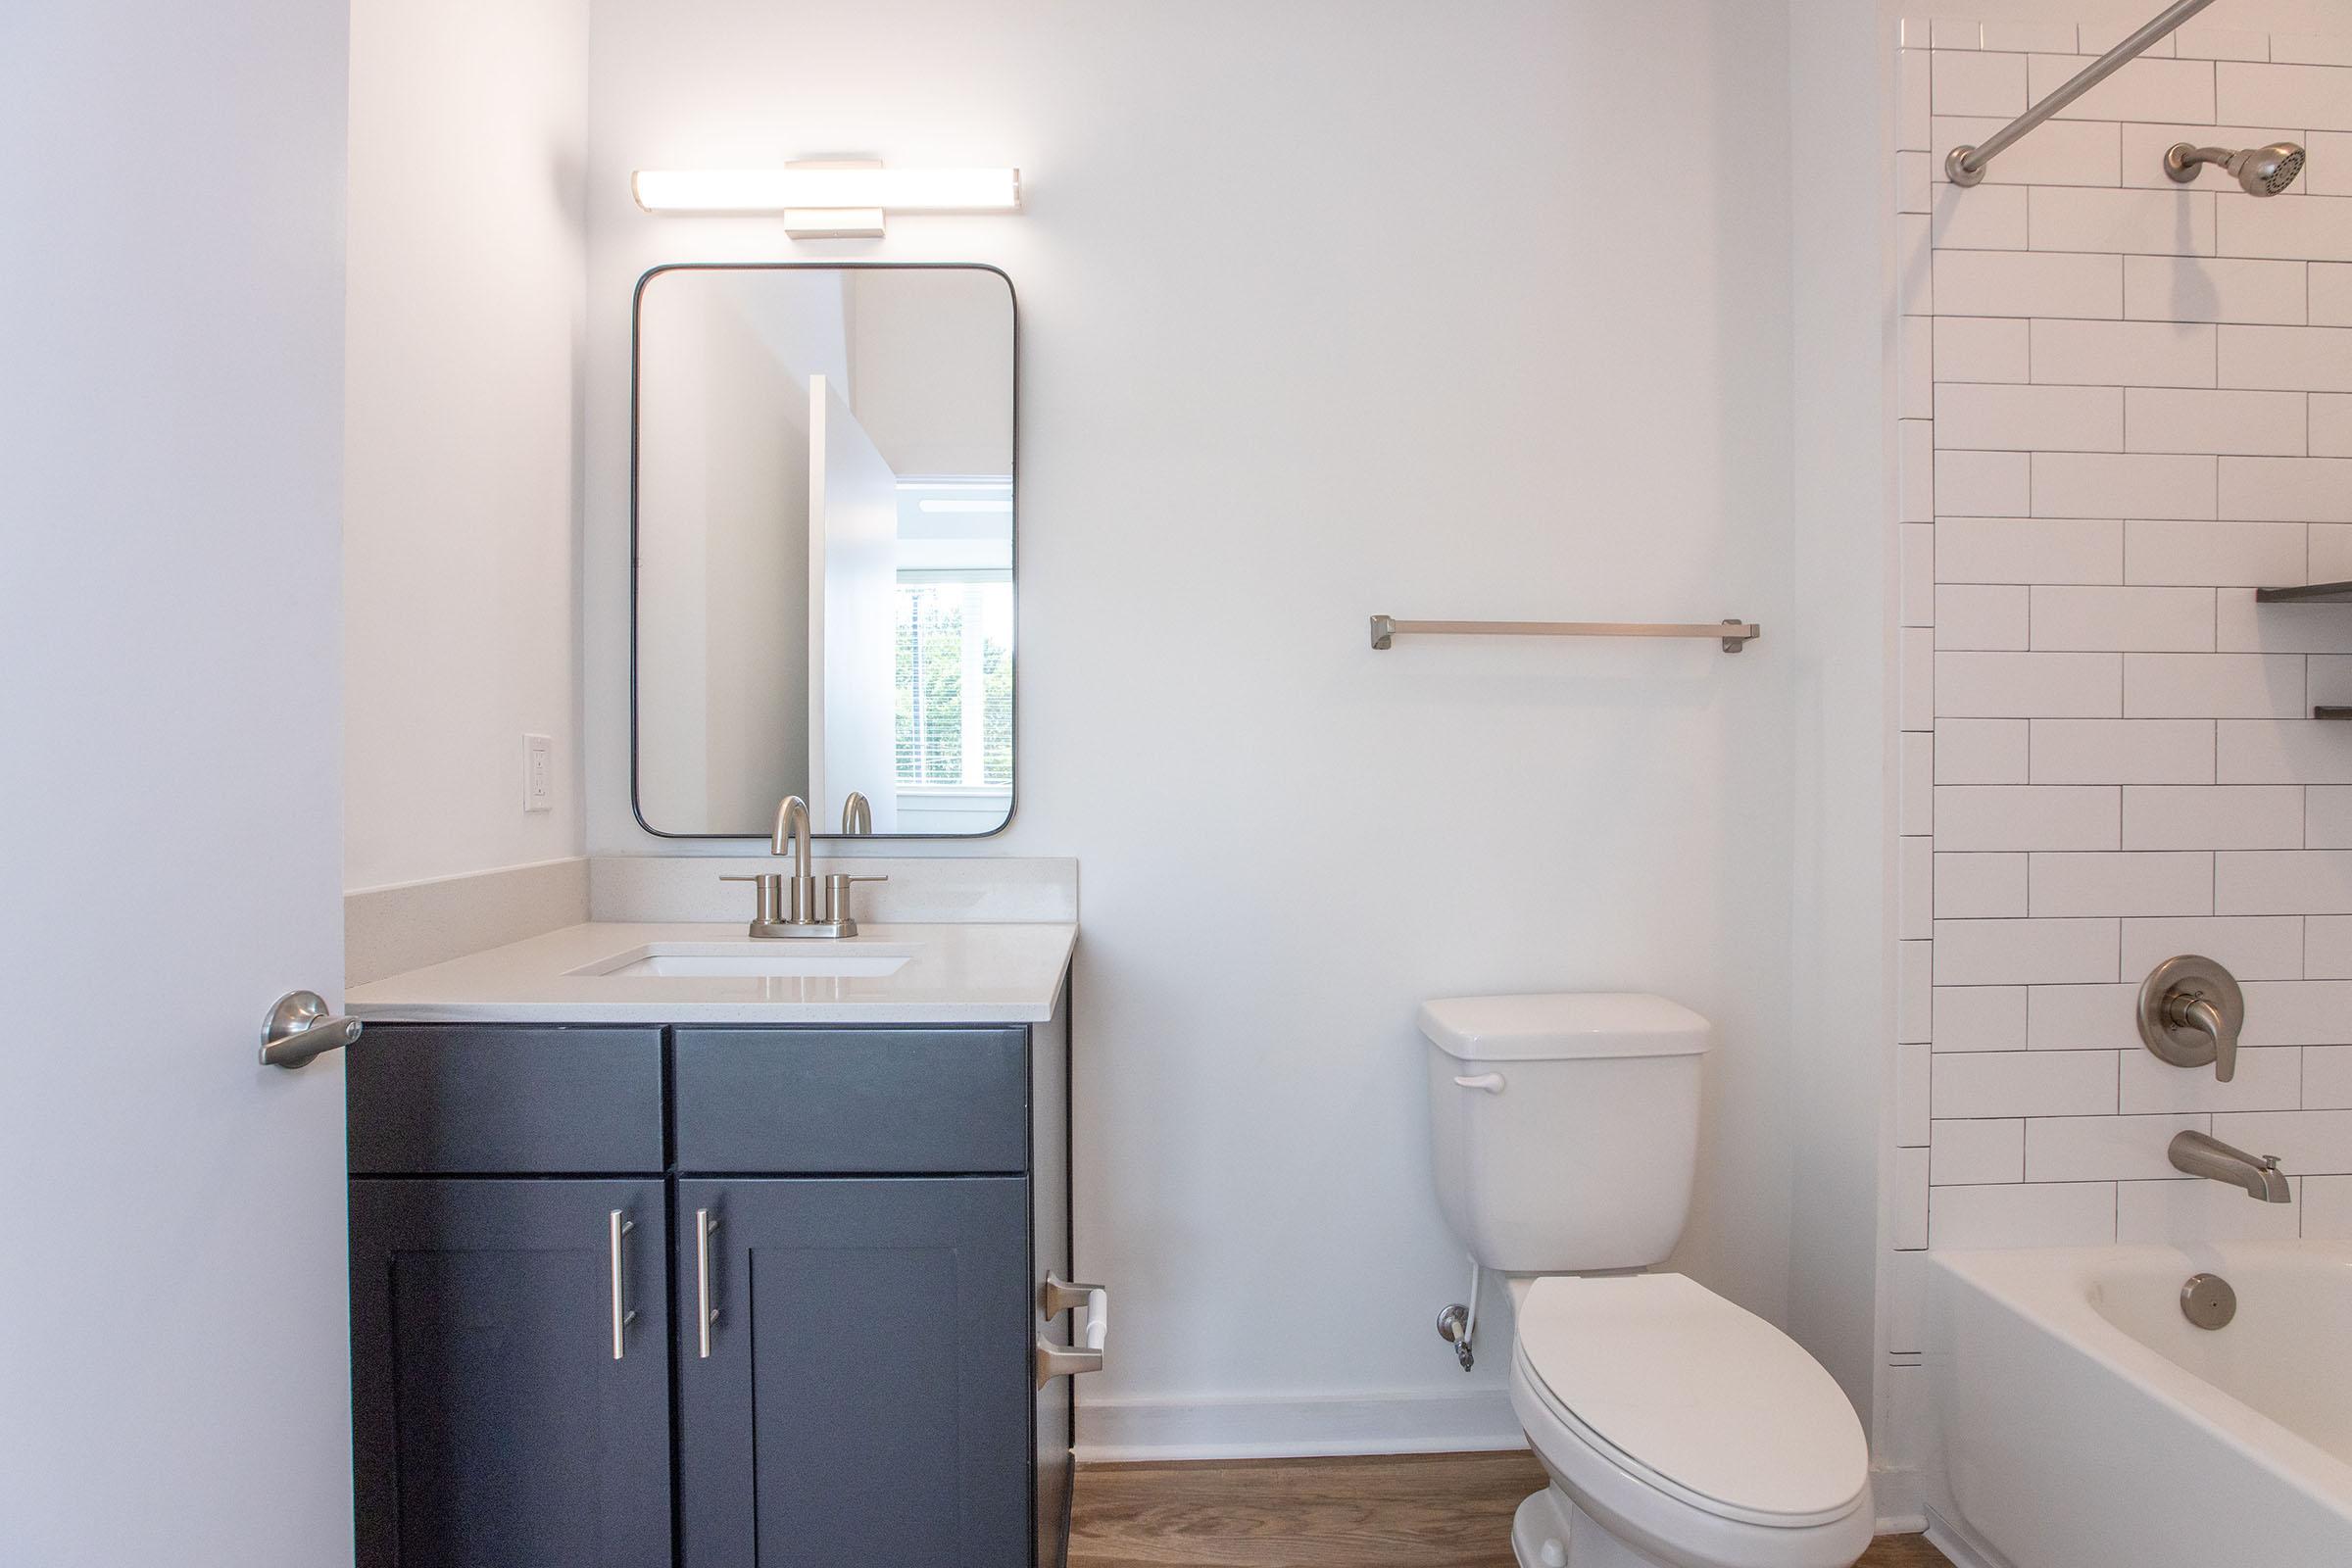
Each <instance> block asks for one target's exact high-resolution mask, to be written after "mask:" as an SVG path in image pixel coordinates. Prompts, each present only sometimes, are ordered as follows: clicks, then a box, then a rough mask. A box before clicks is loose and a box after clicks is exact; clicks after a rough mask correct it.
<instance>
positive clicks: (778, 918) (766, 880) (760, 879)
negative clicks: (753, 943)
mask: <svg viewBox="0 0 2352 1568" xmlns="http://www.w3.org/2000/svg"><path fill="white" fill-rule="evenodd" d="M719 880H720V881H721V882H749V883H752V884H754V885H755V886H756V887H757V888H758V890H759V891H758V893H757V894H756V898H757V900H758V911H759V912H757V913H756V914H754V915H753V916H752V925H753V928H754V929H753V933H752V934H753V935H754V936H759V935H761V934H762V933H761V932H760V930H759V929H758V928H759V927H760V926H763V925H776V924H780V923H781V922H782V920H783V918H784V915H783V908H784V877H783V874H782V873H781V872H777V871H762V872H761V873H760V874H759V875H758V876H723V875H722V876H721V877H720V878H719Z"/></svg>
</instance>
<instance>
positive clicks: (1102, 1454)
mask: <svg viewBox="0 0 2352 1568" xmlns="http://www.w3.org/2000/svg"><path fill="white" fill-rule="evenodd" d="M1526 1446H1527V1435H1526V1434H1525V1433H1524V1432H1522V1431H1521V1430H1520V1429H1519V1418H1518V1417H1517V1416H1515V1415H1513V1414H1512V1413H1511V1398H1510V1396H1509V1394H1507V1393H1506V1392H1504V1391H1503V1390H1501V1389H1482V1390H1478V1391H1475V1392H1467V1393H1462V1394H1388V1395H1361V1396H1342V1395H1334V1396H1330V1397H1315V1396H1309V1397H1295V1398H1257V1397H1236V1398H1220V1399H1188V1400H1173V1399H1144V1398H1137V1399H1127V1398H1109V1399H1090V1398H1088V1397H1086V1395H1085V1393H1084V1391H1083V1390H1081V1391H1080V1394H1079V1402H1078V1444H1077V1451H1078V1458H1079V1460H1080V1462H1082V1463H1092V1464H1114V1463H1115V1464H1129V1463H1137V1462H1142V1461H1149V1460H1172V1459H1290V1458H1300V1457H1306V1456H1310V1455H1323V1454H1334V1455H1337V1454H1359V1453H1468V1452H1483V1451H1488V1450H1493V1449H1497V1448H1524V1447H1526Z"/></svg>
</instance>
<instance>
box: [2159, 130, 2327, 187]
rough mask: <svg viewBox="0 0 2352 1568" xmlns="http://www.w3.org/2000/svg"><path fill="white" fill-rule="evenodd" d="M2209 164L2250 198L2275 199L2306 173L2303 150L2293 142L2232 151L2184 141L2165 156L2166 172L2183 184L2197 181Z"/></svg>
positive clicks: (2277, 142) (2279, 142)
mask: <svg viewBox="0 0 2352 1568" xmlns="http://www.w3.org/2000/svg"><path fill="white" fill-rule="evenodd" d="M2206 164H2219V165H2221V166H2222V168H2224V169H2226V170H2228V171H2229V177H2230V178H2232V179H2234V180H2236V181H2237V183H2238V185H2239V186H2240V188H2242V189H2243V190H2244V191H2245V193H2246V194H2247V195H2249V196H2276V195H2278V193H2279V192H2280V191H2282V190H2284V189H2286V187H2287V186H2289V185H2292V184H2293V183H2294V182H2295V176H2296V175H2297V174H2300V173H2301V172H2303V149H2302V148H2300V147H2298V146H2296V145H2295V144H2294V143H2293V142H2291V141H2275V142H2273V143H2271V144H2270V145H2269V146H2268V147H2248V148H2246V149H2245V150H2244V151H2242V152H2231V151H2230V150H2229V148H2227V147H2199V146H2196V145H2194V144H2192V143H2189V142H2185V141H2184V142H2180V143H2177V144H2176V145H2175V146H2174V147H2173V148H2172V149H2171V150H2170V151H2168V152H2167V153H2166V154H2165V155H2164V172H2166V173H2168V174H2170V175H2172V176H2173V178H2175V179H2177V180H2179V181H2180V183H2181V184H2183V185H2185V184H2187V183H2188V182H2189V181H2190V180H2192V179H2194V178H2196V177H2197V172H2198V171H2199V170H2200V169H2201V168H2202V167H2203V166H2205V165H2206Z"/></svg>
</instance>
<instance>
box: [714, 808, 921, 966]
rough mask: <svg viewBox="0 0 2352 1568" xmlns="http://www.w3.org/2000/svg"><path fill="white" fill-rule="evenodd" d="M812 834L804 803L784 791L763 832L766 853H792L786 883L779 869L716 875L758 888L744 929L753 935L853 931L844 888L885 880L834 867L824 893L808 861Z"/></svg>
mask: <svg viewBox="0 0 2352 1568" xmlns="http://www.w3.org/2000/svg"><path fill="white" fill-rule="evenodd" d="M812 837H813V835H812V834H811V832H810V830H809V803H808V802H807V801H804V800H802V799H801V798H800V797H799V796H798V795H787V796H785V797H784V799H783V800H782V801H780V802H778V803H777V805H776V830H775V832H773V833H772V834H770V835H768V841H767V847H768V853H770V854H771V855H775V856H778V857H782V856H785V855H790V856H791V857H792V879H791V884H790V887H789V889H788V888H787V886H786V883H785V878H784V873H783V872H781V871H767V872H763V873H761V874H760V875H758V876H722V877H720V878H719V880H720V881H721V882H749V883H752V884H754V885H755V886H756V887H757V888H758V890H759V897H760V907H759V909H758V911H757V912H755V913H754V914H753V916H752V923H751V926H750V928H749V929H750V932H751V934H752V935H753V936H755V937H854V936H856V935H857V934H858V922H857V921H856V920H854V919H852V918H851V917H850V888H851V886H852V885H853V884H855V883H858V882H887V881H889V880H890V878H888V877H886V876H851V875H849V874H847V873H846V872H839V871H837V872H834V873H833V874H832V875H830V876H828V877H826V878H825V891H824V897H823V899H822V900H821V901H820V900H819V899H818V897H817V891H816V875H815V872H814V869H813V867H812V866H811V865H810V863H809V856H810V854H811V851H812V842H811V841H812Z"/></svg>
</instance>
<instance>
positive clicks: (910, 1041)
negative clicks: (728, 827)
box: [348, 1012, 1070, 1568]
mask: <svg viewBox="0 0 2352 1568" xmlns="http://www.w3.org/2000/svg"><path fill="white" fill-rule="evenodd" d="M1066 1038H1067V1037H1066V1035H1065V1033H1064V1032H1063V1026H1062V1018H1061V1016H1060V1015H1059V1014H1058V1012H1057V1015H1056V1017H1055V1018H1054V1021H1053V1022H1051V1023H1045V1024H1036V1025H1027V1024H1018V1025H986V1026H971V1027H956V1028H941V1027H920V1026H906V1027H874V1028H862V1027H861V1028H848V1027H841V1026H832V1025H827V1026H791V1027H764V1026H761V1027H753V1026H736V1027H716V1026H713V1027H700V1026H697V1027H677V1028H666V1029H664V1028H640V1027H597V1026H579V1027H564V1026H551V1025H490V1024H465V1025H457V1024H392V1023H376V1024H371V1025H369V1027H368V1033H367V1034H366V1036H365V1037H363V1039H362V1041H361V1043H360V1044H359V1045H358V1046H357V1047H356V1048H355V1049H354V1050H353V1051H352V1053H351V1055H350V1061H349V1069H348V1071H349V1080H348V1082H349V1090H348V1099H349V1111H350V1126H351V1178H352V1179H351V1198H352V1203H351V1216H352V1218H351V1236H352V1249H351V1257H352V1365H353V1370H352V1391H353V1405H354V1440H355V1452H354V1462H355V1466H356V1479H357V1492H358V1527H359V1544H360V1547H359V1562H360V1565H361V1568H425V1565H428V1564H429V1565H432V1568H471V1565H480V1568H662V1565H672V1568H818V1565H823V1568H858V1565H861V1564H873V1565H876V1568H882V1565H892V1568H897V1565H903V1564H924V1565H931V1564H937V1565H940V1568H1059V1565H1060V1563H1061V1561H1062V1557H1063V1554H1064V1550H1065V1545H1066V1533H1067V1525H1068V1511H1067V1510H1068V1496H1069V1475H1070V1470H1069V1441H1070V1395H1069V1385H1068V1380H1067V1379H1061V1380H1057V1381H1055V1382H1052V1383H1049V1384H1047V1385H1046V1387H1045V1388H1044V1389H1042V1390H1041V1389H1039V1388H1038V1387H1037V1386H1036V1383H1035V1379H1034V1373H1033V1367H1034V1364H1035V1363H1034V1353H1035V1347H1036V1345H1037V1343H1038V1341H1039V1340H1040V1338H1041V1337H1042V1338H1044V1339H1046V1340H1049V1341H1051V1342H1053V1343H1056V1344H1066V1343H1067V1339H1068V1333H1069V1324H1068V1320H1067V1318H1066V1317H1064V1318H1062V1319H1060V1320H1058V1321H1054V1322H1048V1321H1047V1320H1046V1318H1045V1317H1044V1314H1043V1312H1042V1311H1041V1300H1040V1295H1039V1287H1040V1285H1041V1283H1042V1282H1043V1280H1044V1279H1045V1277H1046V1275H1047V1273H1048V1272H1049V1271H1052V1272H1055V1273H1059V1274H1062V1275H1065V1276H1066V1275H1067V1274H1068V1272H1069V1257H1068V1252H1069V1204H1068V1198H1069V1187H1068V1165H1067V1153H1068V1143H1067V1138H1068V1055H1067V1050H1066Z"/></svg>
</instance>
